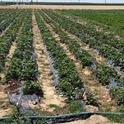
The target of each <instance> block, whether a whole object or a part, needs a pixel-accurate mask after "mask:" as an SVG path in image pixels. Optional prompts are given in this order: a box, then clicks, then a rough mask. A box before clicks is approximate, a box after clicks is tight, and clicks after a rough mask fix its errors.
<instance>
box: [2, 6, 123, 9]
mask: <svg viewBox="0 0 124 124" xmlns="http://www.w3.org/2000/svg"><path fill="white" fill-rule="evenodd" d="M0 8H2V9H6V8H10V9H15V8H19V9H25V8H26V9H94V10H111V9H124V5H118V6H117V5H111V6H109V5H6V6H2V5H1V6H0Z"/></svg>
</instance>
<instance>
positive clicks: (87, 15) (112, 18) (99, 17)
mask: <svg viewBox="0 0 124 124" xmlns="http://www.w3.org/2000/svg"><path fill="white" fill-rule="evenodd" d="M62 13H63V14H66V15H71V16H76V17H77V16H78V17H80V18H82V19H87V20H90V21H94V22H95V23H97V24H98V23H100V24H102V25H107V26H108V28H109V29H111V30H112V31H115V32H116V33H118V34H119V35H121V36H122V37H123V34H124V30H123V29H124V25H123V22H124V12H123V10H118V11H117V10H109V11H106V10H100V11H99V10H63V11H62Z"/></svg>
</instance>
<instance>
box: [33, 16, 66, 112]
mask: <svg viewBox="0 0 124 124" xmlns="http://www.w3.org/2000/svg"><path fill="white" fill-rule="evenodd" d="M32 25H33V35H34V48H35V53H36V55H37V64H38V71H39V77H38V80H39V83H40V85H41V87H42V90H43V92H44V99H43V100H41V103H40V104H39V107H40V109H41V110H45V111H50V112H52V111H53V110H54V108H51V107H50V105H56V106H59V107H63V106H64V105H65V103H64V100H65V99H64V98H63V97H60V96H59V95H58V94H57V93H56V89H55V87H54V86H53V84H54V82H53V79H52V72H51V69H50V64H49V61H48V53H47V50H46V48H45V46H44V44H43V41H42V38H41V34H40V30H39V28H38V25H37V22H36V19H35V15H33V17H32Z"/></svg>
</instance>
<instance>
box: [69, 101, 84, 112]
mask: <svg viewBox="0 0 124 124" xmlns="http://www.w3.org/2000/svg"><path fill="white" fill-rule="evenodd" d="M68 107H69V112H70V113H79V112H85V111H86V110H85V108H84V104H83V102H82V101H81V100H75V101H70V102H69V104H68Z"/></svg>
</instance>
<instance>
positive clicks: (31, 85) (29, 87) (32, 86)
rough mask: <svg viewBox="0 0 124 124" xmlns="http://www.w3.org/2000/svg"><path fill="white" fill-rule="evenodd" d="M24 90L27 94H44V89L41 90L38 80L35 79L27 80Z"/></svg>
mask: <svg viewBox="0 0 124 124" xmlns="http://www.w3.org/2000/svg"><path fill="white" fill-rule="evenodd" d="M23 92H24V94H25V95H27V94H30V95H32V94H36V95H39V96H41V97H42V96H43V91H42V90H41V87H40V85H39V84H38V83H37V82H34V81H26V82H25V85H24V89H23Z"/></svg>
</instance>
